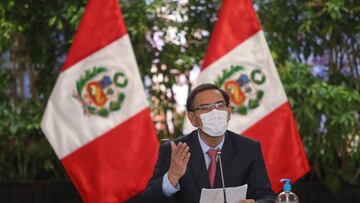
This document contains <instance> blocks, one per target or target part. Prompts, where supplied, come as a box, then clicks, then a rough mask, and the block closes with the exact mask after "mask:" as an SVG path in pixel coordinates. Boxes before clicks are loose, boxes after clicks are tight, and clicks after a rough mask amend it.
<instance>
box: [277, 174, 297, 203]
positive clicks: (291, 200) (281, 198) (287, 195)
mask: <svg viewBox="0 0 360 203" xmlns="http://www.w3.org/2000/svg"><path fill="white" fill-rule="evenodd" d="M280 182H285V184H284V190H283V191H282V192H280V194H279V195H278V196H277V198H276V203H285V202H286V203H299V198H298V197H297V196H296V194H295V193H293V192H291V185H290V179H281V180H280Z"/></svg>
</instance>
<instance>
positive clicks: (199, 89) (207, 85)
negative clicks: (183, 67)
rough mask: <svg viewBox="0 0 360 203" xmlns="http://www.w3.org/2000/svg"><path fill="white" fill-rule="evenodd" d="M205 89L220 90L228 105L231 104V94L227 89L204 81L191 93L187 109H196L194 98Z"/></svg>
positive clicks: (187, 101)
mask: <svg viewBox="0 0 360 203" xmlns="http://www.w3.org/2000/svg"><path fill="white" fill-rule="evenodd" d="M205 90H218V91H219V92H220V93H221V94H222V96H223V97H224V100H225V103H226V106H229V95H228V94H227V93H226V92H225V90H223V89H220V88H219V87H218V86H216V85H214V84H211V83H204V84H201V85H199V86H197V87H196V88H195V89H193V90H192V91H191V92H190V93H189V96H188V98H187V100H186V110H187V111H194V110H193V108H194V107H193V104H194V99H195V97H196V95H197V94H198V93H200V92H203V91H205Z"/></svg>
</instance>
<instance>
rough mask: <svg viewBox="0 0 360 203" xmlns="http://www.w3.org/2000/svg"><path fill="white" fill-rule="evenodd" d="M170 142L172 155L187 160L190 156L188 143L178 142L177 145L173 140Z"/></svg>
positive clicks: (183, 160)
mask: <svg viewBox="0 0 360 203" xmlns="http://www.w3.org/2000/svg"><path fill="white" fill-rule="evenodd" d="M170 144H171V152H172V156H173V157H176V159H177V160H179V161H182V162H186V159H189V158H190V153H189V150H190V148H189V146H187V144H186V143H182V142H178V143H177V145H175V143H174V142H173V141H171V142H170Z"/></svg>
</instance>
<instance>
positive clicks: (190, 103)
mask: <svg viewBox="0 0 360 203" xmlns="http://www.w3.org/2000/svg"><path fill="white" fill-rule="evenodd" d="M186 108H187V111H188V118H189V120H190V122H191V124H192V125H193V126H195V127H197V128H198V130H195V131H193V132H192V133H190V134H189V135H187V136H183V137H179V138H178V139H176V140H175V141H171V142H167V143H163V144H162V145H161V146H160V150H159V157H158V161H157V163H156V166H155V169H154V173H153V176H152V178H151V179H150V181H149V184H148V186H147V188H146V189H145V191H144V192H143V193H142V195H141V202H183V203H191V202H196V203H198V202H199V200H200V194H201V189H202V188H221V187H222V183H221V175H220V168H219V164H217V162H218V160H216V159H217V158H216V154H217V151H218V150H221V154H222V155H221V160H222V165H223V172H224V179H225V186H226V187H235V186H240V185H244V184H248V192H247V199H246V200H242V201H241V203H251V202H252V203H255V202H259V203H265V202H275V194H274V193H273V191H272V190H271V185H270V182H269V179H268V176H267V172H266V168H265V164H264V160H263V157H262V152H261V148H260V144H259V143H258V142H256V141H254V140H251V139H250V138H246V137H243V136H241V135H237V134H235V133H233V132H231V131H228V130H227V125H228V121H229V120H230V115H231V114H230V113H231V108H230V106H229V96H228V95H227V93H226V92H225V91H224V90H222V89H219V88H218V87H217V86H215V85H213V84H208V83H207V84H202V85H200V86H198V87H196V88H195V89H194V90H193V91H192V92H191V93H190V94H189V97H188V99H187V104H186Z"/></svg>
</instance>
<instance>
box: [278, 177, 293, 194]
mask: <svg viewBox="0 0 360 203" xmlns="http://www.w3.org/2000/svg"><path fill="white" fill-rule="evenodd" d="M280 182H285V184H284V191H287V192H289V191H290V190H291V184H290V179H288V178H284V179H281V180H280Z"/></svg>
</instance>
